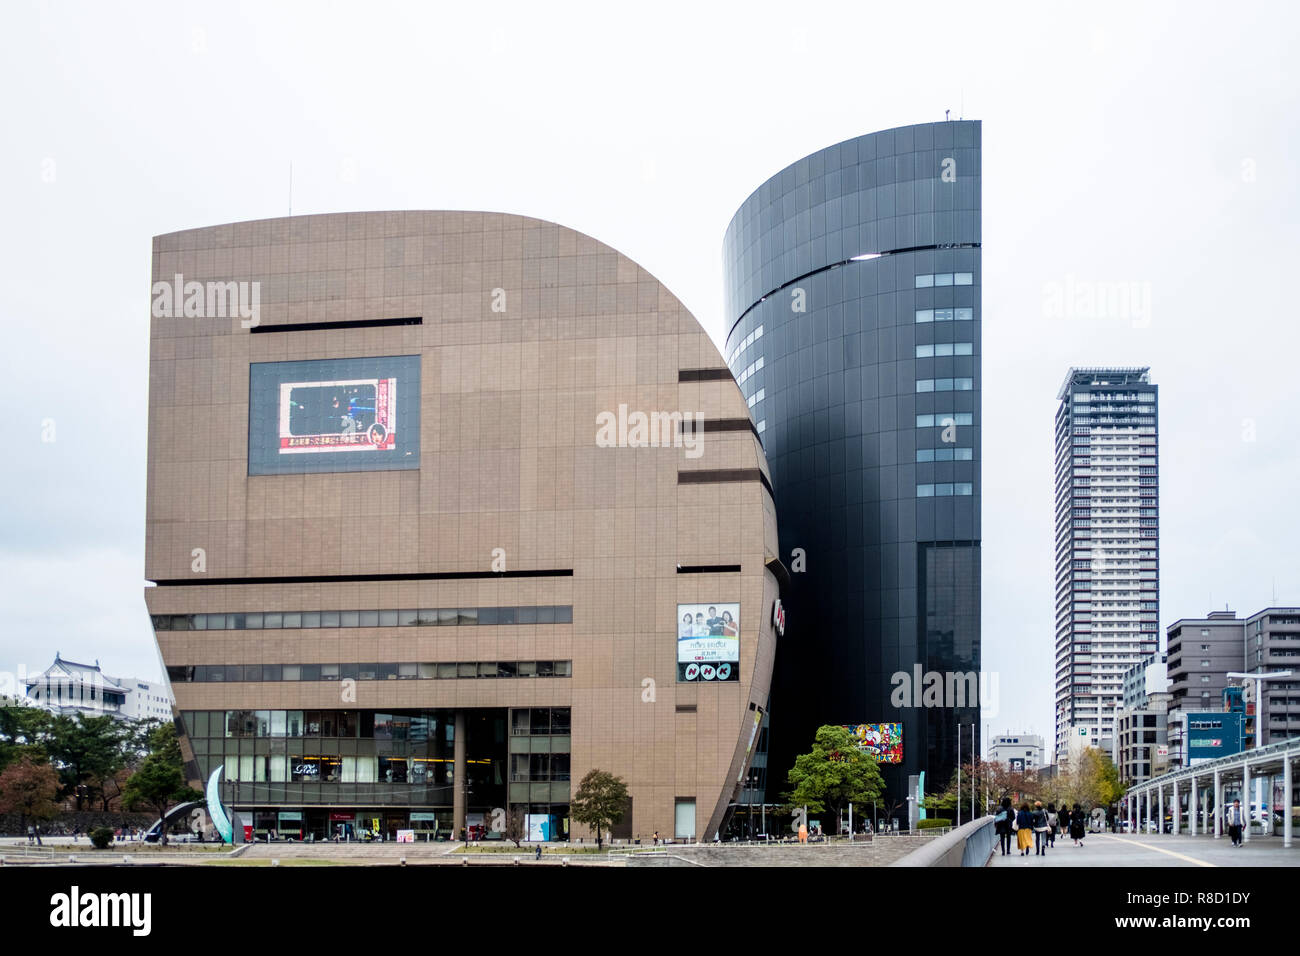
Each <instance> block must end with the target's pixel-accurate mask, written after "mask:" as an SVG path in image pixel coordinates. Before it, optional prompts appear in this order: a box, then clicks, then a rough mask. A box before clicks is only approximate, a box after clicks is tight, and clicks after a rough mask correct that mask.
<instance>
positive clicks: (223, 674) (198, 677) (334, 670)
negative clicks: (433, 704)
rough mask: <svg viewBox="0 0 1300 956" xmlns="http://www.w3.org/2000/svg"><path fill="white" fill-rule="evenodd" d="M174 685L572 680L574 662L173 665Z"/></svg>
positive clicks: (172, 679) (172, 678)
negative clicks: (531, 678)
mask: <svg viewBox="0 0 1300 956" xmlns="http://www.w3.org/2000/svg"><path fill="white" fill-rule="evenodd" d="M167 676H168V678H170V680H171V681H172V682H173V683H180V684H216V683H235V682H240V681H243V682H248V683H263V682H268V681H269V682H274V681H304V680H311V681H315V680H329V681H337V680H454V679H458V678H465V677H475V678H477V677H572V676H573V662H572V661H460V662H451V663H373V664H372V663H365V664H191V665H172V666H169V667H168V668H167Z"/></svg>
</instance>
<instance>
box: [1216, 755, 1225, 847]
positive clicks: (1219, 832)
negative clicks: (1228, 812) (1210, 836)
mask: <svg viewBox="0 0 1300 956" xmlns="http://www.w3.org/2000/svg"><path fill="white" fill-rule="evenodd" d="M1221 836H1223V778H1222V777H1220V776H1219V771H1217V770H1216V771H1214V839H1216V840H1217V839H1218V838H1219V837H1221Z"/></svg>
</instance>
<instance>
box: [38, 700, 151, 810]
mask: <svg viewBox="0 0 1300 956" xmlns="http://www.w3.org/2000/svg"><path fill="white" fill-rule="evenodd" d="M131 736H132V735H131V731H130V730H129V729H128V728H127V726H126V725H124V724H123V723H122V722H121V721H120V720H118V719H117V718H115V717H109V716H103V717H83V716H80V715H77V716H72V715H66V714H60V715H59V716H57V717H55V718H54V720H53V721H52V723H51V725H50V728H49V733H48V736H47V739H46V741H45V749H46V751H47V752H48V753H49V755H50V762H51V764H52V765H53V766H54V768H55V770H56V771H57V772H58V775H59V784H60V796H62V797H73V798H75V799H76V802H77V809H78V810H80V809H81V803H82V800H83V798H86V797H90V798H92V799H96V798H99V799H102V796H101V794H102V782H103V781H105V780H109V779H112V777H113V775H114V774H116V773H117V771H119V770H121V769H122V768H123V767H124V766H126V762H127V746H128V742H129V741H130V739H131Z"/></svg>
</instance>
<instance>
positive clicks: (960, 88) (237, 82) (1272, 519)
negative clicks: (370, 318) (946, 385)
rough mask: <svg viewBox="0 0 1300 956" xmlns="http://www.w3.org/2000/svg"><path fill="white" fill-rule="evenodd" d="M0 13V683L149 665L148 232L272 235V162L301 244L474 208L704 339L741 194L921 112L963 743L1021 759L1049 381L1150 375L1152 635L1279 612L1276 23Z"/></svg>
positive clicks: (718, 315)
mask: <svg viewBox="0 0 1300 956" xmlns="http://www.w3.org/2000/svg"><path fill="white" fill-rule="evenodd" d="M3 16H4V32H5V35H6V38H7V41H8V42H7V43H6V51H5V56H4V57H3V59H2V60H0V80H2V81H3V89H4V91H5V93H4V97H3V100H0V110H2V111H3V114H2V116H0V119H2V120H3V125H2V127H0V128H2V130H3V137H4V139H3V143H4V146H3V149H0V196H2V197H3V216H2V217H0V255H2V256H3V262H4V263H5V268H4V270H3V272H2V273H0V317H2V319H3V327H4V333H5V334H4V348H3V350H2V351H0V368H2V369H3V373H4V374H3V391H2V393H0V408H2V409H3V422H4V433H5V434H6V435H7V436H8V438H7V440H6V441H5V443H4V451H3V465H2V466H0V492H2V493H3V506H2V507H3V515H4V520H3V523H2V524H0V609H2V610H3V623H2V624H0V669H3V670H4V671H6V672H8V673H9V674H14V673H16V672H18V671H19V670H20V669H21V668H25V669H26V670H27V671H28V672H31V671H39V670H41V669H43V668H44V667H45V666H46V665H47V664H48V663H49V662H50V660H51V659H52V658H53V656H54V652H55V651H56V650H58V651H61V652H62V653H63V655H64V656H65V657H69V658H73V659H79V660H91V659H94V658H98V659H99V660H100V661H101V663H102V664H103V666H104V668H105V669H106V670H107V671H108V672H109V673H112V674H116V675H121V676H128V675H136V676H142V677H157V676H159V673H160V666H159V662H158V657H157V650H156V645H155V644H154V640H153V637H152V634H151V631H150V629H149V625H148V618H147V616H146V613H145V608H144V600H143V596H142V588H143V581H142V572H143V565H144V553H143V552H144V496H145V482H144V477H145V436H146V408H147V388H148V367H147V363H148V334H149V325H148V320H149V301H150V298H149V279H150V272H149V270H150V240H151V237H152V236H154V235H158V234H160V233H166V232H172V231H174V230H178V229H189V228H193V227H198V226H209V225H215V224H218V223H225V222H234V221H239V220H247V219H261V218H266V217H272V216H282V215H285V214H287V213H288V211H289V205H290V191H289V167H290V163H291V162H292V164H293V193H292V205H293V212H294V213H295V214H308V213H325V212H339V211H348V210H376V209H448V208H449V209H483V210H494V211H504V212H513V213H520V214H524V215H529V216H536V217H539V218H542V219H548V220H553V221H555V222H559V223H562V224H564V225H566V226H569V227H572V228H574V229H577V230H580V231H582V232H585V233H588V234H590V235H592V236H594V237H596V238H598V239H600V240H601V241H603V242H605V243H608V244H609V245H611V246H614V247H615V248H617V249H619V250H620V251H622V252H624V253H626V254H627V255H629V256H631V257H632V258H633V259H635V260H636V261H638V262H639V263H641V264H642V265H643V266H645V267H646V268H647V269H649V270H650V272H652V273H653V274H654V275H655V276H657V277H658V278H659V279H660V280H661V281H663V282H664V283H665V284H666V285H667V286H668V287H669V288H671V289H672V290H673V291H674V292H675V293H676V294H677V295H678V296H679V297H680V298H681V299H682V300H683V301H684V302H685V303H686V305H687V307H688V308H690V309H691V310H692V312H694V314H695V315H696V317H697V318H699V320H700V321H701V322H702V323H703V325H704V326H705V328H707V329H708V330H709V331H710V332H711V334H712V335H713V336H714V338H715V340H717V341H718V342H721V341H722V338H723V336H724V335H725V332H726V327H725V321H724V316H723V314H722V266H721V244H722V237H723V232H724V230H725V229H726V226H727V223H728V222H729V221H730V218H731V216H732V214H733V213H734V212H735V210H736V208H737V207H738V206H739V205H740V203H741V202H742V201H743V200H744V199H745V197H746V196H748V195H749V193H750V192H752V191H753V190H754V189H755V188H756V187H757V186H758V185H759V184H761V183H762V182H763V181H764V180H765V179H767V178H768V177H769V176H771V175H772V174H773V173H775V172H776V171H778V170H779V169H781V168H782V167H784V166H785V165H787V164H788V163H790V162H792V161H794V160H796V159H799V158H800V157H802V156H804V155H806V154H808V153H811V152H813V151H815V150H818V149H821V148H822V147H825V146H828V145H830V144H832V143H836V142H840V141H841V140H844V139H848V138H850V137H853V136H858V135H861V134H863V133H868V132H872V131H875V130H879V129H885V128H888V127H893V126H902V125H908V124H911V123H918V122H929V121H935V120H941V119H943V118H944V111H945V110H952V116H953V117H954V118H956V117H957V116H964V117H965V118H967V119H980V120H983V122H984V157H983V159H984V182H983V204H984V237H983V238H984V257H983V268H984V275H983V314H984V356H983V380H984V393H983V398H984V446H983V453H984V463H983V487H984V501H983V504H984V513H983V519H984V520H983V532H984V534H983V547H984V586H983V588H984V611H983V613H984V624H983V642H984V662H985V667H986V669H992V670H996V671H998V672H999V674H1000V681H999V683H1000V689H1001V694H1000V709H1001V713H1000V714H999V715H998V716H997V717H996V718H994V719H993V720H992V721H990V723H991V729H992V730H993V732H994V733H998V732H1001V731H1002V730H1004V729H1011V730H1015V731H1020V732H1024V731H1031V732H1037V733H1042V734H1044V735H1050V733H1051V726H1052V690H1051V688H1052V682H1053V676H1054V675H1053V671H1052V666H1053V665H1052V658H1053V605H1054V594H1053V560H1054V558H1053V497H1052V495H1053V463H1052V458H1053V447H1052V422H1053V415H1054V413H1055V410H1056V393H1057V389H1058V388H1059V386H1060V384H1061V381H1062V380H1063V378H1064V376H1065V372H1066V370H1067V368H1068V367H1069V366H1070V365H1079V364H1084V365H1091V364H1118V365H1149V366H1151V369H1152V378H1153V380H1154V381H1155V382H1157V383H1158V384H1159V385H1160V392H1161V395H1160V397H1161V421H1160V442H1161V464H1162V469H1161V519H1162V520H1161V540H1160V544H1161V559H1162V560H1161V585H1162V587H1161V624H1162V629H1163V628H1164V627H1165V626H1167V625H1168V624H1170V623H1172V622H1173V621H1175V620H1177V619H1178V618H1180V617H1191V616H1199V615H1203V614H1205V613H1206V612H1207V611H1208V610H1210V609H1211V607H1219V608H1221V607H1223V606H1224V604H1225V603H1226V604H1228V605H1229V606H1231V607H1232V608H1233V609H1235V610H1237V611H1239V612H1241V613H1243V614H1245V613H1251V612H1254V611H1256V610H1258V609H1260V608H1262V607H1265V606H1267V605H1269V604H1271V603H1273V602H1274V590H1275V589H1276V600H1277V603H1281V604H1300V567H1298V566H1297V561H1296V553H1297V544H1298V543H1300V507H1298V506H1297V503H1296V493H1295V492H1296V488H1297V484H1298V480H1297V479H1298V474H1297V464H1298V459H1300V454H1298V452H1297V442H1296V429H1295V421H1294V416H1295V407H1296V401H1297V393H1298V392H1300V389H1298V388H1297V385H1296V380H1295V373H1294V370H1295V368H1296V365H1297V351H1298V349H1300V333H1297V331H1296V328H1297V318H1296V312H1297V310H1296V304H1295V301H1294V300H1293V299H1292V296H1293V295H1295V294H1296V290H1295V277H1296V275H1297V273H1298V272H1300V269H1298V268H1297V267H1298V264H1300V240H1298V239H1297V223H1298V222H1300V215H1298V213H1300V198H1298V197H1300V185H1298V182H1297V172H1298V171H1297V156H1298V155H1300V102H1298V100H1300V93H1298V91H1300V75H1298V72H1300V68H1298V67H1297V65H1296V56H1295V51H1294V44H1295V39H1296V36H1297V35H1298V34H1297V26H1298V25H1300V23H1298V21H1300V16H1298V15H1297V12H1296V8H1295V7H1294V6H1293V5H1290V4H1283V3H1278V4H1272V5H1264V4H1250V3H1234V4H1230V5H1228V4H1220V5H1218V6H1217V7H1211V6H1202V5H1198V4H1190V3H1178V4H1173V3H1160V4H1156V3H1151V4H1131V3H1126V4H1117V5H1109V4H1098V3H1086V4H1079V5H1076V6H1073V7H1070V8H1068V9H1060V8H1058V7H1057V6H1055V5H1052V6H1048V5H1044V4H1039V3H1035V4H1025V5H1011V4H996V5H994V4H981V5H975V4H970V3H962V4H954V5H947V4H942V3H925V4H875V3H873V4H864V3H844V4H840V5H825V6H822V5H818V4H814V3H808V2H801V3H798V4H793V3H790V4H781V5H763V4H755V3H747V4H743V5H738V6H736V7H735V8H732V9H723V7H722V5H720V4H707V3H698V2H697V3H691V4H668V3H657V4H653V5H649V6H641V7H637V8H625V7H622V6H619V5H616V4H608V3H601V4H593V5H590V6H581V7H580V6H569V5H565V4H536V3H534V4H523V5H520V6H518V7H510V6H505V5H495V4H442V3H439V4H412V5H410V6H409V7H408V6H405V5H387V4H375V3H370V4H365V5H361V4H357V5H354V6H346V5H335V4H327V3H319V2H316V3H310V4H305V3H304V4H294V5H287V4H286V5H279V4H272V3H256V4H253V3H221V4H201V3H195V4H178V3H174V2H168V3H157V4H153V3H138V4H132V5H130V6H127V5H108V4H99V3H95V4H90V3H86V4H73V3H57V4H56V3H31V2H20V3H9V4H6V6H5V10H4V14H3ZM1071 283H1072V284H1073V285H1072V286H1071V285H1070V284H1071ZM1088 284H1091V285H1088ZM1102 284H1110V285H1109V288H1112V289H1120V288H1129V289H1133V290H1135V291H1136V292H1137V293H1138V297H1137V298H1136V299H1134V300H1132V302H1133V303H1134V305H1132V306H1131V307H1130V309H1129V311H1128V314H1127V315H1126V314H1124V310H1122V309H1119V308H1111V309H1109V310H1107V309H1105V308H1092V309H1090V308H1089V307H1088V304H1087V302H1086V301H1083V300H1081V299H1078V300H1071V302H1070V303H1067V304H1066V307H1065V308H1058V307H1057V305H1058V303H1056V302H1055V301H1054V300H1053V292H1054V291H1058V290H1059V291H1064V290H1065V289H1067V288H1071V287H1072V288H1074V289H1076V290H1077V289H1085V290H1086V289H1093V290H1096V289H1104V288H1106V286H1104V285H1102ZM1288 290H1289V291H1288ZM1145 295H1149V297H1150V307H1149V310H1145V314H1144V313H1143V312H1142V311H1137V307H1138V306H1140V305H1141V301H1142V297H1143V296H1145ZM1288 416H1290V417H1288ZM51 426H52V427H53V434H51V433H50V429H51ZM43 438H53V441H45V440H42V439H43ZM1162 636H1163V635H1162ZM3 689H4V688H0V690H3ZM844 718H845V720H846V721H848V720H850V719H852V720H861V719H871V718H873V715H863V714H846V715H844Z"/></svg>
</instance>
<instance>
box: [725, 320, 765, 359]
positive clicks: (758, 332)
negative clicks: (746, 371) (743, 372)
mask: <svg viewBox="0 0 1300 956" xmlns="http://www.w3.org/2000/svg"><path fill="white" fill-rule="evenodd" d="M762 337H763V327H762V326H761V325H760V326H758V327H757V328H755V329H754V331H753V332H750V333H749V334H748V335H746V336H745V337H744V338H743V339H742V340H741V342H740V344H739V345H737V346H736V347H735V348H734V349H732V350H731V354H730V355H728V356H727V364H728V365H730V364H731V363H732V362H734V361H736V356H737V355H739V354H740V353H741V352H743V351H745V349H747V348H749V347H750V346H751V345H753V344H754V342H755V341H756V340H758V339H761V338H762Z"/></svg>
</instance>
